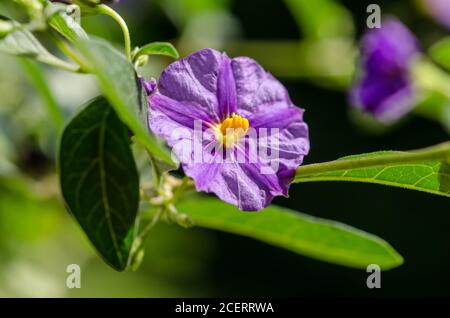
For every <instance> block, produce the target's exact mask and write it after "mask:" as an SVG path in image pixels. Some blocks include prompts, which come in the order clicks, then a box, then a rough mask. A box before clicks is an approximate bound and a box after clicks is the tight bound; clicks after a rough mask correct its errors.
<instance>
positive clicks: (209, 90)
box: [158, 49, 223, 121]
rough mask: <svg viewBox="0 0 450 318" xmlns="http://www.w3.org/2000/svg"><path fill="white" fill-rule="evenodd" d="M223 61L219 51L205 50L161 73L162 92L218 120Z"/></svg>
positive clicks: (159, 84)
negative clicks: (219, 81)
mask: <svg viewBox="0 0 450 318" xmlns="http://www.w3.org/2000/svg"><path fill="white" fill-rule="evenodd" d="M222 60H223V56H222V54H221V53H220V52H217V51H215V50H212V49H204V50H201V51H198V52H196V53H194V54H192V55H190V56H188V57H187V58H185V59H181V60H179V61H176V62H174V63H172V64H171V65H169V66H168V67H167V68H166V69H165V70H164V72H163V73H162V74H161V77H160V79H159V83H158V89H159V93H160V94H161V95H165V96H167V97H170V98H171V99H173V100H176V101H179V102H183V103H188V104H191V105H195V106H197V107H199V108H201V110H202V111H203V112H205V113H206V114H208V115H209V117H210V119H211V120H214V121H218V120H219V115H220V111H219V104H218V100H217V85H218V84H217V81H218V77H219V71H220V69H221V67H222Z"/></svg>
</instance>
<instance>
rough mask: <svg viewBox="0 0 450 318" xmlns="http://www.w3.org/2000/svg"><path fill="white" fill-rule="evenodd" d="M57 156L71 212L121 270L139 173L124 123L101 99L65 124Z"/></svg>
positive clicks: (129, 240) (136, 200)
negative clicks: (58, 156)
mask: <svg viewBox="0 0 450 318" xmlns="http://www.w3.org/2000/svg"><path fill="white" fill-rule="evenodd" d="M59 159H60V161H59V165H60V180H61V189H62V193H63V196H64V199H65V201H66V203H67V205H68V207H69V209H70V211H71V212H72V214H73V215H74V217H75V218H76V220H77V221H78V223H79V224H80V225H81V227H82V228H83V230H84V232H85V233H86V234H87V236H88V237H89V239H90V240H91V242H92V243H93V245H94V246H95V247H96V249H97V250H98V251H99V253H100V254H101V256H102V257H103V258H104V259H105V261H106V262H107V263H109V264H110V265H111V266H113V267H114V268H115V269H117V270H124V269H125V268H126V266H127V264H128V258H129V254H130V250H131V245H132V243H133V239H134V236H135V219H136V215H137V211H138V205H139V176H138V172H137V169H136V165H135V162H134V159H133V155H132V152H131V148H130V138H129V136H128V131H127V128H126V127H125V126H124V125H123V124H122V122H121V121H120V120H119V118H118V117H117V115H116V114H115V112H114V109H113V108H112V107H111V106H110V105H109V103H108V102H107V101H106V100H105V99H104V98H97V99H95V100H93V101H92V102H90V103H89V104H88V105H87V106H86V107H85V108H84V109H83V110H82V111H81V112H80V113H79V114H77V115H76V116H75V118H73V119H72V120H71V122H70V123H69V124H68V126H67V127H66V129H65V130H64V133H63V136H62V140H61V149H60V158H59Z"/></svg>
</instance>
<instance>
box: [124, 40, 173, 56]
mask: <svg viewBox="0 0 450 318" xmlns="http://www.w3.org/2000/svg"><path fill="white" fill-rule="evenodd" d="M142 55H164V56H168V57H171V58H174V59H179V58H180V54H178V51H177V49H176V48H175V47H174V46H173V45H172V44H171V43H168V42H153V43H149V44H147V45H144V46H143V47H141V48H140V49H139V50H138V51H137V52H136V53H135V55H134V58H133V59H134V60H137V59H138V58H139V56H142Z"/></svg>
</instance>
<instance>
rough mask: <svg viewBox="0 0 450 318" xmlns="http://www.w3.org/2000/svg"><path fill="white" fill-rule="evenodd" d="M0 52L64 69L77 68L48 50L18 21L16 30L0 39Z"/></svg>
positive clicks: (15, 25)
mask: <svg viewBox="0 0 450 318" xmlns="http://www.w3.org/2000/svg"><path fill="white" fill-rule="evenodd" d="M0 52H3V53H7V54H11V55H16V56H23V57H28V58H33V59H36V60H37V61H39V62H42V63H47V64H50V65H54V66H57V67H62V68H64V69H72V70H74V71H75V70H76V67H75V66H72V65H71V64H69V63H67V62H65V61H63V60H61V59H59V58H57V57H56V56H54V55H52V54H51V53H50V52H48V51H47V49H45V48H44V47H43V46H42V44H41V43H40V42H39V41H38V40H37V39H36V37H35V36H34V35H33V34H32V33H31V32H30V31H28V30H26V29H25V28H24V27H23V26H21V25H20V24H18V23H14V31H12V32H10V33H8V34H7V35H6V36H5V37H3V38H1V39H0Z"/></svg>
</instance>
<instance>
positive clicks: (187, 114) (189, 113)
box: [149, 94, 211, 129]
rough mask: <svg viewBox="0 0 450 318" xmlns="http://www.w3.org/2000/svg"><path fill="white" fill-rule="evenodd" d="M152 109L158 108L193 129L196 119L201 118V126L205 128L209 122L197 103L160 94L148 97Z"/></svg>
mask: <svg viewBox="0 0 450 318" xmlns="http://www.w3.org/2000/svg"><path fill="white" fill-rule="evenodd" d="M149 101H150V107H151V109H152V110H159V111H161V112H163V113H164V114H166V115H167V116H168V117H169V118H170V119H172V120H173V121H176V122H177V123H179V124H180V125H182V126H185V127H188V128H190V129H194V123H195V121H196V120H201V121H202V124H203V128H207V127H208V126H207V123H211V120H210V118H209V116H208V114H207V113H206V112H205V111H204V110H203V109H202V108H201V107H199V106H198V105H195V104H188V103H186V102H179V101H176V100H174V99H172V98H170V97H167V96H165V95H161V94H155V95H153V96H151V97H150V98H149Z"/></svg>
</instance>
